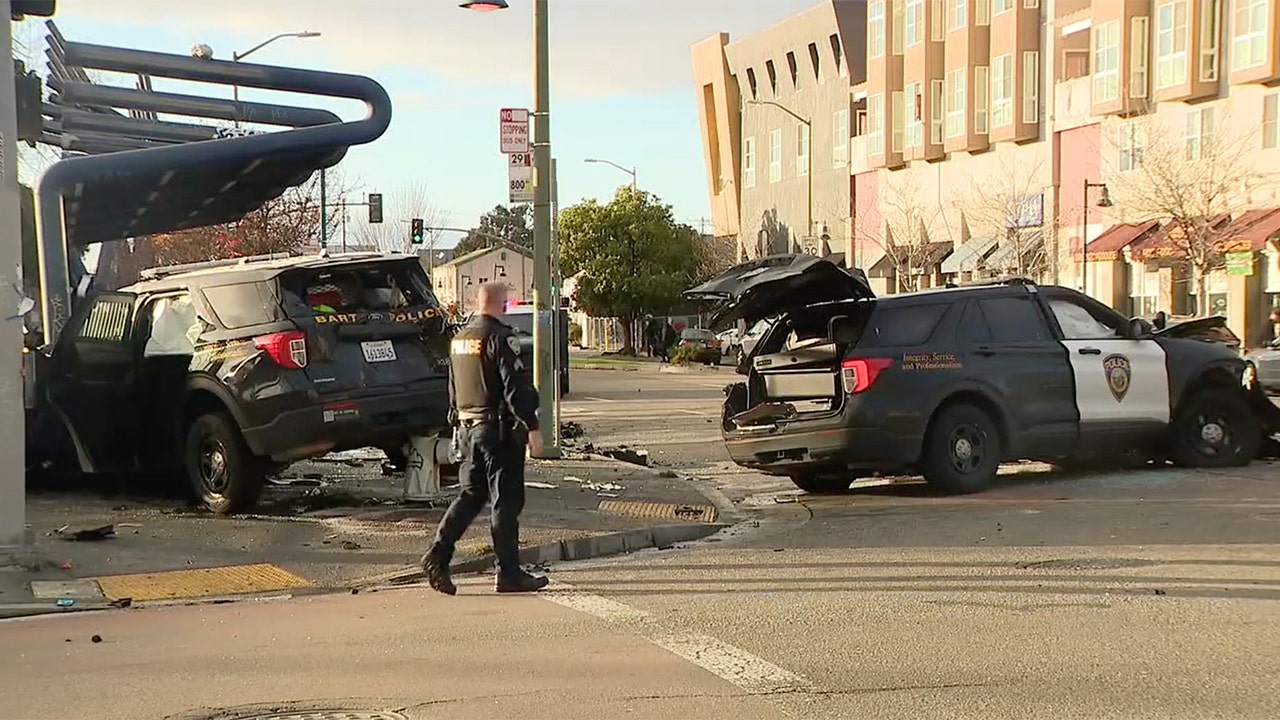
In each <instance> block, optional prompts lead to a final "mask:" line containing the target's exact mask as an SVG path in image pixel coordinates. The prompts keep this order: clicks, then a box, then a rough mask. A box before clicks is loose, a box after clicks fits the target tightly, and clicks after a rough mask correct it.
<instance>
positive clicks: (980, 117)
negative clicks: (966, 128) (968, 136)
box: [973, 65, 991, 135]
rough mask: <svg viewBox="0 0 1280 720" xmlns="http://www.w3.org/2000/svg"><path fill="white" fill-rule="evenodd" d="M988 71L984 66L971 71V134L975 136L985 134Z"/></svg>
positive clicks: (988, 84)
mask: <svg viewBox="0 0 1280 720" xmlns="http://www.w3.org/2000/svg"><path fill="white" fill-rule="evenodd" d="M990 74H991V73H990V71H989V70H988V69H987V66H986V65H979V66H977V67H975V68H974V69H973V132H974V133H975V134H977V135H986V134H987V111H988V109H989V108H988V103H989V102H990V101H989V100H988V98H989V97H990V83H989V82H988V80H987V78H988V77H989V76H990Z"/></svg>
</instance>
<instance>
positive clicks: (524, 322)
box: [502, 313, 533, 335]
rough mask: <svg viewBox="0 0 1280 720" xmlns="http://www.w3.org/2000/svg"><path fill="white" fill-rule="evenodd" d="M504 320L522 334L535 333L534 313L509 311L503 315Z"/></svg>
mask: <svg viewBox="0 0 1280 720" xmlns="http://www.w3.org/2000/svg"><path fill="white" fill-rule="evenodd" d="M502 322H504V323H506V324H508V325H510V326H511V327H512V328H514V329H515V331H516V332H518V333H520V334H521V335H532V334H533V313H508V314H506V315H503V316H502Z"/></svg>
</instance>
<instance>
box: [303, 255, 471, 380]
mask: <svg viewBox="0 0 1280 720" xmlns="http://www.w3.org/2000/svg"><path fill="white" fill-rule="evenodd" d="M279 282H280V290H281V303H282V305H283V306H284V309H285V312H286V314H287V315H288V316H289V318H290V319H292V320H293V321H294V322H295V323H297V325H298V327H299V328H300V329H301V330H302V331H303V332H304V333H305V334H306V364H305V366H304V367H303V370H304V371H305V372H306V374H307V377H308V378H310V379H311V381H312V383H314V385H315V388H316V391H317V392H318V393H319V394H320V395H321V396H323V397H326V398H333V397H334V396H336V395H343V396H347V395H349V396H359V395H370V394H391V393H399V392H405V391H413V390H416V389H420V388H422V389H425V387H426V386H430V385H436V384H438V383H440V382H443V381H446V380H447V378H448V372H449V367H448V359H449V354H448V351H449V347H448V343H449V330H450V326H449V323H448V322H447V320H446V318H445V313H444V311H443V309H442V308H441V306H440V303H439V302H438V301H437V300H436V297H435V295H434V293H432V292H431V286H430V283H429V282H428V280H427V277H426V273H425V272H424V271H423V270H422V265H421V264H420V263H419V262H418V260H417V259H416V258H386V259H379V260H373V261H367V262H360V263H349V264H346V263H344V264H334V265H327V266H324V267H319V268H316V267H310V268H297V269H292V270H287V271H285V272H283V273H282V274H281V275H280V278H279Z"/></svg>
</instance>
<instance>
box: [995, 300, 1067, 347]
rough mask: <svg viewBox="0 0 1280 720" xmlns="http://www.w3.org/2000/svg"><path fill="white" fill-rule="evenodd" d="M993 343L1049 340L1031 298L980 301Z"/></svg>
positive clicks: (1042, 321)
mask: <svg viewBox="0 0 1280 720" xmlns="http://www.w3.org/2000/svg"><path fill="white" fill-rule="evenodd" d="M978 305H979V306H980V308H981V309H982V315H983V317H984V318H985V319H986V321H987V327H988V328H989V329H990V331H991V340H992V341H993V342H1032V341H1037V340H1048V339H1049V333H1048V332H1047V331H1046V330H1045V327H1044V320H1043V319H1042V318H1041V317H1040V311H1039V310H1037V309H1036V306H1035V305H1034V304H1033V303H1032V302H1031V298H1020V297H1010V298H990V299H987V300H979V301H978Z"/></svg>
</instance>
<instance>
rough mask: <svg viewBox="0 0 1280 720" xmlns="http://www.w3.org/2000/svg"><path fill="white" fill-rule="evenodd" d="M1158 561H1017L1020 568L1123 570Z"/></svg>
mask: <svg viewBox="0 0 1280 720" xmlns="http://www.w3.org/2000/svg"><path fill="white" fill-rule="evenodd" d="M1158 564H1159V563H1155V562H1152V561H1150V560H1139V559H1137V558H1089V559H1078V560H1040V561H1038V562H1024V563H1018V569H1020V570H1123V569H1126V568H1139V567H1150V566H1152V565H1158Z"/></svg>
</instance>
